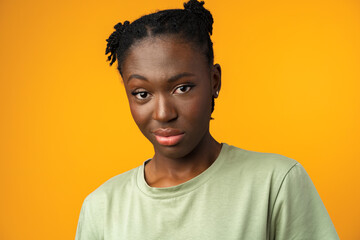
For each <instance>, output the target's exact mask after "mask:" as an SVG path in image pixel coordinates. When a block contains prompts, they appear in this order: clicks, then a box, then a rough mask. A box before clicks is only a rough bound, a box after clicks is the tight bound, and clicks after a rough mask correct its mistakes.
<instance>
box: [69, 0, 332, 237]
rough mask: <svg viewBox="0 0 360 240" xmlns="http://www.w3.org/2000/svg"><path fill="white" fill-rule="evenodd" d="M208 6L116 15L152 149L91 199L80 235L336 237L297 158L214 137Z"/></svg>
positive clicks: (214, 72)
mask: <svg viewBox="0 0 360 240" xmlns="http://www.w3.org/2000/svg"><path fill="white" fill-rule="evenodd" d="M203 4H204V3H203V2H198V1H196V0H190V1H189V2H187V3H185V4H184V9H176V10H164V11H159V12H156V13H153V14H149V15H146V16H143V17H141V18H139V19H137V20H136V21H134V22H132V23H129V22H128V21H125V22H124V24H122V23H119V24H117V25H116V26H115V30H116V31H114V32H113V33H112V34H111V36H110V37H109V38H108V39H107V42H108V45H107V48H106V54H108V53H110V56H109V58H108V60H111V62H110V65H111V64H113V63H114V62H115V61H116V60H117V61H118V70H119V72H120V74H121V76H122V79H123V81H124V86H125V89H126V93H127V97H128V101H129V105H130V109H131V113H132V116H133V118H134V120H135V122H136V124H137V126H138V127H139V129H140V130H141V132H142V133H143V134H144V136H145V137H146V138H147V139H148V140H149V141H150V142H151V143H152V144H153V146H154V152H155V154H154V156H153V157H152V158H151V159H148V160H146V161H145V162H144V164H143V165H141V166H139V167H137V168H135V169H132V170H130V171H128V172H125V173H122V174H120V175H118V176H115V177H113V178H111V179H110V180H108V181H107V182H106V183H104V184H103V185H102V186H100V187H99V188H98V189H97V190H95V191H94V192H92V193H91V194H90V195H89V196H88V197H87V198H86V199H85V201H84V203H83V207H82V209H81V213H80V218H79V223H78V228H77V234H76V239H77V240H95V239H96V240H100V239H104V240H115V239H116V240H120V239H124V240H125V239H126V240H135V239H139V240H144V239H149V240H159V239H164V240H165V239H166V240H170V239H171V240H173V239H182V240H188V239H195V240H197V239H199V240H200V239H201V240H220V239H221V240H222V239H224V240H227V239H246V240H248V239H284V240H289V239H314V240H315V239H316V240H319V239H324V240H325V239H326V240H331V239H338V236H337V234H336V231H335V229H334V226H333V224H332V222H331V220H330V218H329V215H328V213H327V211H326V209H325V207H324V205H323V203H322V201H321V199H320V197H319V195H318V193H317V191H316V189H315V187H314V185H313V184H312V182H311V180H310V178H309V176H308V175H307V173H306V172H305V170H304V168H303V167H302V166H301V165H300V164H299V163H298V162H296V161H295V160H293V159H290V158H287V157H285V156H282V155H278V154H272V153H260V152H254V151H249V150H244V149H240V148H237V147H234V146H231V145H228V144H226V143H219V142H217V141H216V140H215V139H214V138H213V137H212V136H211V134H210V132H209V122H210V119H211V113H212V111H213V110H214V99H216V98H217V97H218V95H219V91H220V87H221V68H220V65H219V64H214V63H213V58H214V57H213V56H214V54H213V48H212V42H211V39H210V35H211V34H212V24H213V18H212V16H211V14H210V12H209V11H208V10H206V9H205V8H204V7H203Z"/></svg>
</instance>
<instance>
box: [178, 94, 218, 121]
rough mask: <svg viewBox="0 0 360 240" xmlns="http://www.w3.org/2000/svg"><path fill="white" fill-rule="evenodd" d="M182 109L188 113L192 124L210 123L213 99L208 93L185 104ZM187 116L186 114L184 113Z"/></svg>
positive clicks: (199, 95)
mask: <svg viewBox="0 0 360 240" xmlns="http://www.w3.org/2000/svg"><path fill="white" fill-rule="evenodd" d="M184 106H185V107H183V108H182V109H183V110H184V111H186V115H187V117H188V119H192V121H191V123H195V124H204V123H207V122H209V121H210V116H211V97H210V96H209V95H208V94H207V92H206V93H203V94H198V95H197V96H196V97H195V98H194V99H192V100H191V101H189V102H187V103H186V104H184ZM184 114H185V113H184Z"/></svg>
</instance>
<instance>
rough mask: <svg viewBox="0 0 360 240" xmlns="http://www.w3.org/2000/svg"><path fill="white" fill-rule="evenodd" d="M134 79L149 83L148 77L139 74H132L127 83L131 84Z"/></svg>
mask: <svg viewBox="0 0 360 240" xmlns="http://www.w3.org/2000/svg"><path fill="white" fill-rule="evenodd" d="M133 78H137V79H140V80H144V81H149V80H147V78H146V77H143V76H141V75H138V74H131V75H130V77H129V78H128V80H127V81H128V82H130V80H131V79H133Z"/></svg>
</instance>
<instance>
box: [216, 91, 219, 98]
mask: <svg viewBox="0 0 360 240" xmlns="http://www.w3.org/2000/svg"><path fill="white" fill-rule="evenodd" d="M218 96H219V90H217V91H216V93H215V97H216V98H217V97H218Z"/></svg>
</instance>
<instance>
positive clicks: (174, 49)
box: [122, 35, 221, 187]
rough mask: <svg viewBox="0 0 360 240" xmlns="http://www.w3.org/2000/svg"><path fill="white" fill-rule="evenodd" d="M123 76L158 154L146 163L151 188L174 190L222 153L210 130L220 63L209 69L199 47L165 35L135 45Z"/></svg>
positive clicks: (134, 109) (133, 109) (135, 110)
mask: <svg viewBox="0 0 360 240" xmlns="http://www.w3.org/2000/svg"><path fill="white" fill-rule="evenodd" d="M122 73H123V75H122V77H123V80H124V86H125V89H126V93H127V97H128V101H129V106H130V110H131V113H132V116H133V118H134V120H135V122H136V124H137V126H138V127H139V129H140V131H141V132H142V133H143V134H144V136H145V137H146V138H147V139H148V140H149V141H150V142H151V143H152V144H153V146H154V150H155V154H154V156H153V158H152V159H151V160H150V162H148V163H147V164H146V165H145V180H146V182H147V183H148V185H149V186H152V187H171V186H175V185H178V184H181V183H183V182H186V181H188V180H190V179H192V178H194V177H196V176H197V175H199V174H200V173H202V172H203V171H205V170H206V169H207V168H208V167H209V166H210V165H211V164H212V163H213V162H214V161H215V160H216V158H217V156H218V155H219V153H220V150H221V144H220V143H218V142H217V141H216V140H215V139H214V138H213V137H212V136H211V134H210V132H209V123H210V118H211V101H212V97H215V98H216V97H217V96H218V92H219V90H220V86H221V68H220V65H219V64H215V65H213V66H209V64H208V62H207V59H206V57H205V55H204V53H203V51H201V49H200V48H199V46H196V45H194V44H192V43H188V42H186V41H183V40H181V38H180V37H179V36H174V35H162V36H156V37H147V38H145V39H142V40H140V41H138V42H136V43H135V44H134V45H132V46H131V48H130V49H129V52H128V54H127V56H126V58H125V60H124V62H123V64H122ZM159 129H160V130H159ZM158 131H160V132H161V133H162V134H163V133H164V132H166V134H165V135H166V137H159V136H158V135H157V134H158ZM168 133H170V135H171V136H170V137H169V136H167V135H168ZM172 135H174V136H172ZM163 139H165V140H163Z"/></svg>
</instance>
